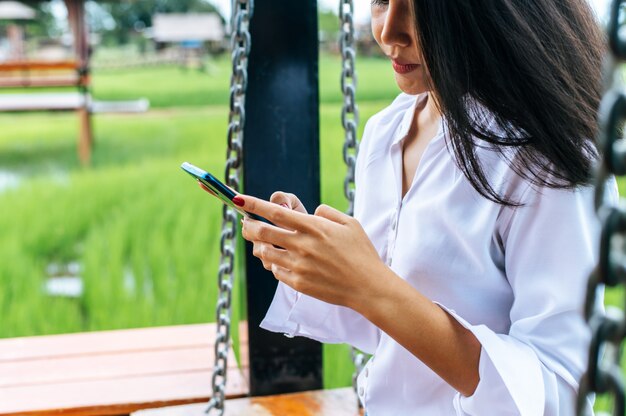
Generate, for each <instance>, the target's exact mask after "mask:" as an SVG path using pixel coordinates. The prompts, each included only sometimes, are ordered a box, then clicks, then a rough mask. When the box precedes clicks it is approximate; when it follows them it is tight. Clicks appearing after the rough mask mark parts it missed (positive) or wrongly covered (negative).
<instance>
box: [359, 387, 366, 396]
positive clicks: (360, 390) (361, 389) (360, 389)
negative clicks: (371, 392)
mask: <svg viewBox="0 0 626 416" xmlns="http://www.w3.org/2000/svg"><path fill="white" fill-rule="evenodd" d="M363 393H365V390H363V387H359V396H363Z"/></svg>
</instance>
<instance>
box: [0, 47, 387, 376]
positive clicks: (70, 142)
mask: <svg viewBox="0 0 626 416" xmlns="http://www.w3.org/2000/svg"><path fill="white" fill-rule="evenodd" d="M338 68H339V62H338V60H337V59H334V58H330V57H325V58H324V59H323V65H322V67H321V73H322V75H321V78H322V81H321V82H322V86H321V94H320V98H321V100H322V106H321V110H320V113H321V121H320V123H321V132H322V140H321V142H322V144H321V155H322V156H321V163H322V172H323V177H322V199H323V202H325V203H328V204H331V205H333V206H336V207H338V208H340V209H343V208H345V205H346V203H345V201H344V200H343V194H342V192H343V191H342V190H343V175H344V171H345V168H344V166H343V161H342V157H341V147H342V144H343V142H342V140H343V139H342V135H343V132H342V129H341V126H340V118H339V114H340V109H341V107H340V103H341V97H340V95H339V94H337V93H334V94H333V93H332V90H333V89H338V73H339V70H338ZM380 70H381V61H378V60H375V59H373V60H370V61H367V63H366V64H365V65H363V75H362V76H363V77H364V78H365V79H367V77H368V76H369V79H374V78H376V76H377V73H378V72H379V71H380ZM228 74H229V72H228V63H227V62H226V61H217V62H215V63H214V65H213V66H212V67H211V72H210V74H204V73H199V72H195V71H192V72H184V71H182V70H180V69H178V68H174V67H162V68H149V69H141V70H133V71H122V70H106V71H102V72H96V73H95V74H94V85H95V88H94V94H95V96H96V98H98V99H105V100H123V99H133V98H137V97H147V98H149V99H150V101H151V106H152V110H151V111H150V112H149V113H147V114H142V115H96V116H94V131H95V135H96V140H97V142H96V148H95V150H94V153H93V164H92V167H91V168H89V169H84V168H82V167H81V166H80V165H79V163H78V161H77V158H76V148H75V140H76V135H77V129H78V125H77V120H76V117H75V115H74V114H71V113H70V114H68V113H55V114H47V113H35V114H32V113H30V114H17V115H15V114H12V115H6V114H5V115H0V127H1V128H2V135H1V136H0V170H4V171H10V172H13V173H17V174H19V175H21V177H22V182H21V185H20V186H19V187H17V188H16V189H12V190H8V191H5V192H1V193H0V212H1V213H2V214H3V215H0V230H2V233H0V247H2V250H0V288H1V289H0V311H2V316H3V319H2V323H1V324H0V337H15V336H27V335H40V334H54V333H67V332H80V331H91V330H105V329H116V328H130V327H142V326H155V325H170V324H185V323H196V322H206V321H212V320H214V312H213V311H214V308H215V301H216V284H215V280H216V274H217V264H218V260H219V251H218V241H219V240H218V238H217V235H219V229H218V228H219V224H220V220H219V219H220V218H221V207H220V205H219V204H217V203H215V201H213V200H212V199H210V198H207V197H206V196H204V195H203V194H202V193H200V192H198V190H197V189H196V187H195V186H193V184H191V183H190V181H189V178H187V177H186V176H185V175H183V174H182V173H181V172H180V171H179V168H178V166H179V165H180V162H181V161H184V160H190V161H194V162H195V163H197V164H199V165H201V166H203V167H206V168H207V169H208V170H211V171H214V172H222V171H223V166H224V156H225V153H226V150H225V137H226V127H227V107H226V105H224V104H223V103H226V102H227V87H228ZM164 80H167V82H164ZM364 84H365V82H364ZM370 84H372V85H373V84H375V85H376V88H381V87H380V86H381V85H383V86H384V85H385V83H381V82H377V83H370ZM387 84H388V85H390V86H391V87H390V88H389V89H388V90H387V91H386V94H387V95H386V96H384V95H381V92H380V91H378V92H377V91H373V92H366V91H364V92H363V94H364V95H366V96H368V95H369V97H374V98H377V99H376V100H372V99H369V100H363V102H362V103H361V107H360V108H361V114H362V117H363V119H367V118H368V117H369V116H371V115H372V114H373V113H375V112H376V111H378V110H380V109H381V108H382V107H384V106H385V105H387V104H388V102H389V101H390V100H391V99H392V98H393V97H394V96H395V94H396V92H395V87H393V79H389V82H388V83H387ZM211 103H212V105H211ZM155 178H158V180H156V179H155ZM199 212H202V213H203V215H202V216H198V215H197V214H198V213H199ZM73 261H77V262H78V263H80V264H81V266H82V270H81V276H82V278H83V280H84V289H85V290H84V294H83V296H82V297H81V298H80V299H77V300H76V299H62V298H52V297H49V296H47V295H45V294H44V292H43V290H42V287H43V285H44V282H45V279H46V273H45V270H46V266H47V265H48V264H50V263H60V264H63V263H68V262H73ZM235 292H236V293H235V294H234V298H233V299H234V300H233V302H234V314H235V315H236V316H235V320H237V318H238V316H237V315H240V314H241V309H242V305H240V302H239V301H240V299H241V298H242V295H241V291H240V287H239V285H238V284H236V285H235ZM234 338H235V341H236V340H237V338H238V334H237V327H236V326H235V327H234ZM348 357H349V350H348V348H347V347H345V346H326V347H325V362H324V367H325V385H326V387H337V386H345V385H348V384H349V383H350V381H351V379H350V377H351V372H352V366H351V363H350V360H349V358H348Z"/></svg>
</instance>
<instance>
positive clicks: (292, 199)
mask: <svg viewBox="0 0 626 416" xmlns="http://www.w3.org/2000/svg"><path fill="white" fill-rule="evenodd" d="M270 202H273V203H275V204H278V205H282V206H284V207H285V208H288V209H292V210H294V211H298V212H302V213H303V214H306V213H307V212H306V208H305V207H304V205H302V202H300V200H299V199H298V197H297V196H295V195H294V194H289V193H286V192H280V191H278V192H274V193H273V194H272V196H271V197H270Z"/></svg>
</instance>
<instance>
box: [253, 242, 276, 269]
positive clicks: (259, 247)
mask: <svg viewBox="0 0 626 416" xmlns="http://www.w3.org/2000/svg"><path fill="white" fill-rule="evenodd" d="M267 245H268V244H266V243H260V242H256V243H254V245H253V246H252V255H253V256H254V257H257V258H258V259H260V260H261V263H263V268H264V269H265V270H270V271H271V270H272V263H269V262H267V261H264V260H263V259H262V258H261V257H262V253H263V250H265V246H267Z"/></svg>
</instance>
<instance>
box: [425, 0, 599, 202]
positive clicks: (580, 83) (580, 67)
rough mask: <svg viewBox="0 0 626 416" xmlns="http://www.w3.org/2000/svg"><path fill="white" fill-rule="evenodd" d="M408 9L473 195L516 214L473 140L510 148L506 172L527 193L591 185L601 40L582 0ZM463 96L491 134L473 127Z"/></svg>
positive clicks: (500, 0)
mask: <svg viewBox="0 0 626 416" xmlns="http://www.w3.org/2000/svg"><path fill="white" fill-rule="evenodd" d="M413 1H414V11H415V18H416V22H417V31H418V39H419V42H420V47H421V49H422V53H423V58H424V61H425V63H426V66H427V67H428V70H429V71H430V76H431V79H432V84H433V85H432V88H433V90H434V91H435V95H436V97H437V101H438V105H439V107H440V110H441V111H442V113H443V116H444V117H445V119H446V121H447V122H448V129H449V133H450V141H449V145H450V146H451V148H452V149H453V151H454V154H455V157H456V160H457V163H458V165H459V168H460V169H461V170H462V171H463V173H464V174H465V176H466V177H467V178H468V180H469V181H470V182H471V184H472V185H473V187H474V188H475V189H476V190H477V191H478V192H479V193H480V194H481V195H483V196H484V197H486V198H488V199H490V200H492V201H494V202H497V203H500V204H504V205H518V203H517V201H513V200H510V199H508V198H507V197H505V196H503V195H500V194H499V193H498V192H497V190H496V189H494V187H492V185H491V184H490V182H489V180H488V175H487V174H486V173H485V171H484V169H483V166H482V165H481V163H480V161H479V160H478V158H477V156H476V153H475V149H476V146H478V145H480V144H479V143H478V141H483V142H482V143H483V144H484V143H485V142H487V143H491V144H493V145H495V148H496V149H498V150H500V151H501V152H502V154H504V153H507V152H504V150H505V149H510V147H511V146H516V149H515V150H516V151H515V152H514V153H515V157H514V158H512V159H510V164H511V167H512V169H513V170H514V171H515V172H516V173H517V174H518V175H520V176H522V177H523V178H525V179H527V180H528V181H530V182H531V183H532V184H534V185H537V186H546V187H550V188H575V187H577V186H580V185H585V184H588V183H590V181H591V172H592V168H593V163H594V160H595V158H596V157H597V155H598V151H597V149H596V146H595V141H594V139H595V137H596V131H597V117H596V113H597V110H598V106H599V102H600V96H601V84H602V82H601V75H602V74H601V66H602V56H603V51H604V46H603V45H604V39H603V36H602V33H601V30H600V27H599V24H598V23H597V21H596V19H595V15H594V14H593V11H592V10H591V8H590V6H589V4H588V3H587V0H413ZM468 97H469V98H470V99H471V101H472V102H475V103H477V104H479V105H480V106H481V107H483V108H485V109H486V110H487V111H488V112H489V113H490V115H491V116H493V117H495V123H496V126H497V127H498V129H494V128H493V126H492V127H489V126H487V125H486V123H481V122H477V121H476V117H475V114H474V115H473V114H472V106H471V105H470V106H468V100H467V98H468ZM498 131H499V133H497V132H498ZM509 153H510V152H509Z"/></svg>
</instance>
